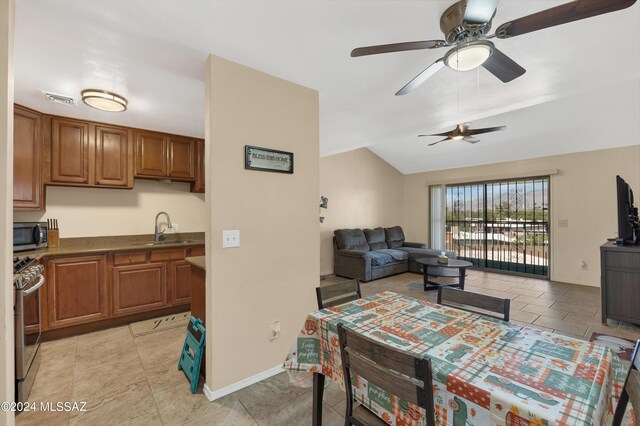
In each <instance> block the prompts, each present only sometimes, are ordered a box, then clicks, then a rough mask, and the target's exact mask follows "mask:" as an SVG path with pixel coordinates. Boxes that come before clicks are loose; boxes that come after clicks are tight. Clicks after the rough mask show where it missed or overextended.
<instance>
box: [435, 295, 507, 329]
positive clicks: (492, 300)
mask: <svg viewBox="0 0 640 426" xmlns="http://www.w3.org/2000/svg"><path fill="white" fill-rule="evenodd" d="M438 305H444V306H450V307H452V308H459V309H463V310H465V311H469V312H473V313H476V314H482V315H488V316H492V317H494V318H498V319H501V320H504V321H509V310H510V306H511V300H510V299H501V298H499V297H493V296H487V295H486V294H480V293H473V292H470V291H465V290H458V289H455V288H451V287H447V286H440V288H439V289H438ZM470 308H471V309H470ZM473 308H475V309H473Z"/></svg>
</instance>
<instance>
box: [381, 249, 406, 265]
mask: <svg viewBox="0 0 640 426" xmlns="http://www.w3.org/2000/svg"><path fill="white" fill-rule="evenodd" d="M378 251H379V252H382V253H385V254H388V255H389V256H391V257H392V258H393V260H394V261H395V262H401V261H403V260H407V259H408V258H409V253H407V252H406V251H402V250H396V249H382V250H378Z"/></svg>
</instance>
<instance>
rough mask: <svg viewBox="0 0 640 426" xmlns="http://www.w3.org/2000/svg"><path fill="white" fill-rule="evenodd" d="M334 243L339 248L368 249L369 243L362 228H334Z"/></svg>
mask: <svg viewBox="0 0 640 426" xmlns="http://www.w3.org/2000/svg"><path fill="white" fill-rule="evenodd" d="M333 235H335V236H336V244H337V245H338V248H339V249H347V250H363V251H369V243H367V239H366V238H365V236H364V232H362V229H336V230H335V231H333Z"/></svg>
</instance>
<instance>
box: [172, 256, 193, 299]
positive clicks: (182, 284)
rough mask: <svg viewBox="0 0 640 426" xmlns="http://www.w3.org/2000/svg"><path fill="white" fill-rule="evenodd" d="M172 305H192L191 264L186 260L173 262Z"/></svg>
mask: <svg viewBox="0 0 640 426" xmlns="http://www.w3.org/2000/svg"><path fill="white" fill-rule="evenodd" d="M172 284H173V288H172V291H171V304H172V305H186V304H188V303H191V264H190V263H189V262H187V261H186V260H176V261H175V262H173V280H172Z"/></svg>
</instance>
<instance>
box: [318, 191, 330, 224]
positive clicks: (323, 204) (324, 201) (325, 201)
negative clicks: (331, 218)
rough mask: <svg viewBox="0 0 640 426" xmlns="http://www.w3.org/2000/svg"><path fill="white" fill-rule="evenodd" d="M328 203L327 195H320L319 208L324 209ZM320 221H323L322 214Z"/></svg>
mask: <svg viewBox="0 0 640 426" xmlns="http://www.w3.org/2000/svg"><path fill="white" fill-rule="evenodd" d="M328 205H329V199H328V198H327V197H325V196H324V195H321V196H320V208H321V209H326V208H328ZM320 223H324V216H320Z"/></svg>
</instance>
